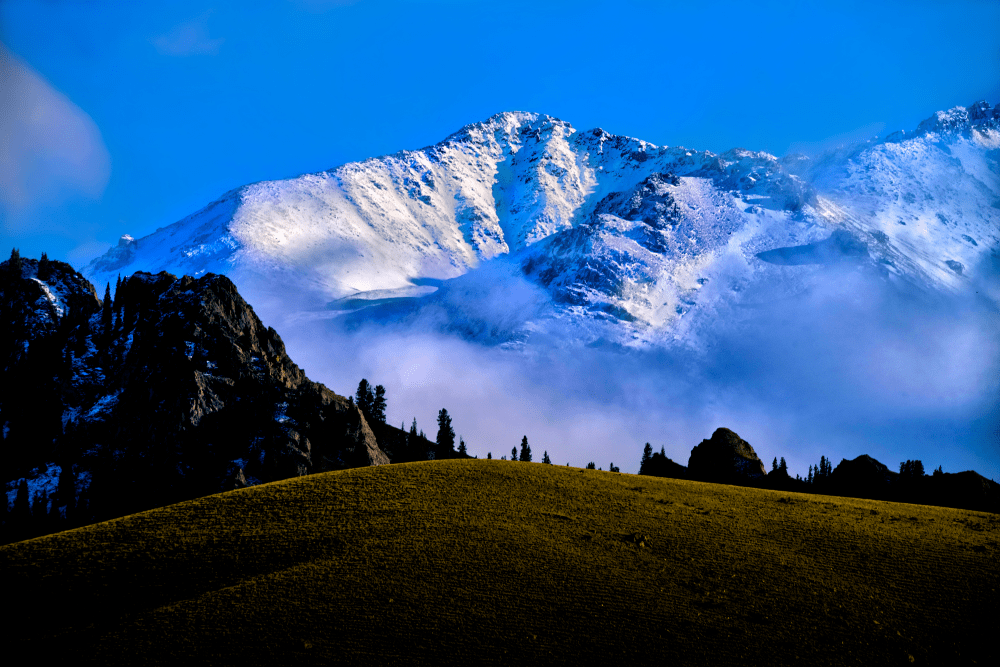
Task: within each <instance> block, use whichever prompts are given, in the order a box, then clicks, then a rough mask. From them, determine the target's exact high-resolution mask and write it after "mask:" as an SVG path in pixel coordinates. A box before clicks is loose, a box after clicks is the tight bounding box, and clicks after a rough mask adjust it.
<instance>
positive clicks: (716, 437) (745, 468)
mask: <svg viewBox="0 0 1000 667" xmlns="http://www.w3.org/2000/svg"><path fill="white" fill-rule="evenodd" d="M687 469H688V475H690V477H691V479H696V480H700V481H703V482H720V483H723V484H747V483H753V482H757V481H760V480H762V479H763V478H764V477H765V475H766V474H767V471H766V470H764V463H763V462H762V461H761V460H760V458H759V457H758V456H757V453H756V452H755V451H754V450H753V447H751V446H750V443H748V442H747V441H746V440H743V439H742V438H740V436H738V435H737V434H735V433H733V432H732V431H730V430H729V429H728V428H718V429H716V430H715V433H713V434H712V437H711V438H710V439H708V440H702V441H701V444H700V445H695V447H694V449H692V450H691V458H690V459H689V460H688V467H687Z"/></svg>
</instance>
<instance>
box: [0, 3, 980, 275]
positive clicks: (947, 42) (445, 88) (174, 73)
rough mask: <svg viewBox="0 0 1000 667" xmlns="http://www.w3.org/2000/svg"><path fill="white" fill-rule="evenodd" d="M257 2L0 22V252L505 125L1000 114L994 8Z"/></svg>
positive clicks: (780, 138) (862, 131)
mask: <svg viewBox="0 0 1000 667" xmlns="http://www.w3.org/2000/svg"><path fill="white" fill-rule="evenodd" d="M249 4H253V5H255V6H254V8H253V9H249V10H248V9H246V6H247V5H249ZM257 4H258V3H244V2H214V3H202V2H174V3H155V4H154V3H117V2H115V3H112V2H96V1H95V2H82V1H81V2H57V1H54V0H49V1H46V2H38V1H34V2H32V1H19V0H5V2H3V3H0V43H2V44H3V47H4V48H3V49H2V50H0V103H2V107H0V108H2V109H3V112H2V114H0V149H2V151H0V247H3V248H9V247H13V246H17V247H19V249H20V250H21V253H22V254H23V255H26V256H32V257H37V256H38V255H39V254H40V253H41V252H42V251H43V250H45V251H47V252H48V254H49V256H50V257H52V258H54V259H63V260H67V261H70V262H71V263H72V264H73V265H74V266H77V267H79V266H82V264H83V263H85V262H86V261H87V260H89V259H90V258H92V257H93V256H95V255H96V254H98V253H100V252H102V251H103V250H104V249H106V248H107V247H108V246H109V245H110V244H112V243H114V242H115V241H116V240H117V238H118V237H119V236H120V235H121V234H124V233H130V234H132V235H133V236H136V237H139V236H142V235H144V234H147V233H149V232H151V231H153V230H155V229H156V228H157V227H161V226H165V225H168V224H171V223H173V222H175V221H177V220H179V219H180V218H182V217H184V216H185V215H187V214H188V213H191V212H193V211H194V210H196V209H198V208H200V207H202V206H204V205H205V204H207V203H209V202H210V201H212V200H214V199H216V198H217V197H218V196H219V195H221V194H222V193H223V192H225V191H226V190H229V189H232V188H234V187H237V186H240V185H243V184H245V183H249V182H253V181H258V180H265V179H277V178H286V177H291V176H295V175H298V174H300V173H305V172H311V171H319V170H322V169H327V168H330V167H333V166H336V165H339V164H342V163H344V162H348V161H352V160H359V159H363V158H365V157H370V156H375V155H381V154H385V153H391V152H395V151H397V150H402V149H415V148H421V147H423V146H426V145H429V144H432V143H435V142H437V141H440V140H441V139H443V138H445V137H446V136H447V135H448V134H450V133H452V132H454V131H455V130H457V129H459V128H460V127H461V126H462V125H465V124H467V123H471V122H475V121H479V120H483V119H485V118H487V117H488V116H490V115H492V114H494V113H497V112H500V111H505V110H527V111H538V112H542V113H548V114H550V115H553V116H557V117H559V118H562V119H564V120H567V121H569V122H570V123H572V124H573V125H574V126H575V127H577V128H578V129H589V128H592V127H598V126H600V127H603V128H605V129H606V130H608V131H610V132H613V133H616V134H627V135H630V136H634V137H638V138H641V139H645V140H647V141H651V142H653V143H656V144H661V145H663V144H666V145H684V146H688V147H691V148H697V149H707V150H712V151H715V152H721V151H724V150H727V149H729V148H732V147H735V146H742V147H745V148H751V149H756V150H766V151H769V152H771V153H774V154H776V155H783V154H785V153H786V152H789V151H790V150H802V151H807V152H808V151H816V150H818V149H819V148H822V147H823V146H827V145H830V144H831V143H832V144H836V143H838V142H844V141H850V140H857V139H861V138H865V137H868V136H872V135H875V134H886V133H888V132H890V131H892V130H895V129H902V128H907V129H909V128H913V127H915V126H916V124H917V123H918V122H919V121H920V120H922V119H923V118H926V117H927V116H929V115H930V114H931V113H932V112H934V111H935V110H938V109H943V108H948V107H951V106H955V105H966V104H969V103H971V102H973V101H975V100H978V99H987V100H989V101H990V102H991V103H994V104H995V103H997V102H1000V31H997V30H996V26H997V25H1000V3H997V2H987V1H965V2H885V3H879V2H870V1H869V2H857V3H855V2H845V1H843V0H840V1H837V2H815V3H788V4H784V3H768V2H757V3H749V2H733V3H728V2H717V3H690V2H682V3H666V2H647V1H642V0H617V1H616V2H586V1H582V0H576V1H574V2H545V1H541V0H535V1H533V2H519V1H516V0H515V1H510V0H508V1H505V2H503V3H496V2H476V1H472V0H438V1H430V0H408V1H396V2H381V1H377V0H373V1H370V2H366V1H363V0H362V1H358V2H350V1H349V0H348V1H344V0H341V1H336V0H333V1H330V0H328V1H324V0H299V1H284V2H273V3H260V6H259V7H258V6H256V5H257ZM3 252H7V251H6V250H4V251H3Z"/></svg>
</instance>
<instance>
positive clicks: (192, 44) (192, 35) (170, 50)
mask: <svg viewBox="0 0 1000 667" xmlns="http://www.w3.org/2000/svg"><path fill="white" fill-rule="evenodd" d="M211 14H212V13H211V12H205V13H204V14H202V15H201V16H199V17H197V18H194V19H191V20H190V21H185V22H184V23H181V24H180V25H178V26H175V27H174V29H173V30H171V31H170V32H168V33H166V34H164V35H160V36H159V37H156V38H155V39H153V46H155V47H156V50H157V51H158V52H159V53H160V54H161V55H164V56H214V55H215V54H217V53H218V52H219V49H220V48H222V43H223V42H224V41H226V40H225V38H224V37H216V38H214V39H213V38H212V37H211V36H210V34H209V30H208V19H209V17H210V16H211Z"/></svg>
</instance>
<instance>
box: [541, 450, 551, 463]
mask: <svg viewBox="0 0 1000 667" xmlns="http://www.w3.org/2000/svg"><path fill="white" fill-rule="evenodd" d="M542 463H544V464H546V465H552V459H550V458H549V452H548V451H547V450H546V451H545V452H542Z"/></svg>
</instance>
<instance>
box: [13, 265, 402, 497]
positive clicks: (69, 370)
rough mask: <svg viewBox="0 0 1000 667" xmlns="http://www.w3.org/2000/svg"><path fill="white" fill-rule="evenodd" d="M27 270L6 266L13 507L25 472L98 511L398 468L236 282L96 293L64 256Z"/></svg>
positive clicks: (136, 286)
mask: <svg viewBox="0 0 1000 667" xmlns="http://www.w3.org/2000/svg"><path fill="white" fill-rule="evenodd" d="M19 264H20V266H19V267H16V268H12V267H11V262H10V261H8V262H4V263H3V264H0V322H2V323H3V326H2V328H3V336H4V339H5V340H4V341H3V342H4V343H5V345H4V347H3V349H4V350H7V351H9V353H8V355H7V356H6V358H4V359H2V362H3V368H2V370H3V382H2V385H3V392H2V394H0V423H2V425H3V440H2V447H3V449H2V456H0V462H2V466H3V469H2V472H3V475H2V480H0V481H3V482H5V483H6V492H7V493H6V495H7V500H8V502H7V503H6V504H5V509H6V507H8V506H14V507H16V506H17V505H18V503H17V502H16V495H17V493H18V488H19V487H20V486H21V484H20V482H19V480H20V479H23V480H28V479H31V480H32V482H33V486H39V485H41V486H42V487H44V486H45V481H44V478H48V479H49V482H50V483H49V484H48V487H49V488H47V489H46V490H47V491H48V493H46V494H45V495H46V496H47V497H46V498H45V499H44V501H42V502H44V503H47V510H48V512H49V513H50V514H61V515H63V516H65V515H66V514H67V513H69V514H72V513H73V512H81V511H83V510H82V509H81V508H82V507H83V506H87V509H86V511H87V512H89V513H90V514H91V515H92V516H95V517H98V516H106V515H121V514H128V513H131V512H134V511H139V510H141V509H148V508H151V507H157V506H161V505H164V504H168V503H170V502H176V501H178V500H182V499H186V498H190V497H196V496H200V495H205V494H210V493H216V492H219V491H222V490H225V489H229V488H234V487H238V486H243V485H247V484H254V483H260V482H266V481H272V480H276V479H283V478H287V477H291V476H297V475H304V474H309V473H313V472H321V471H325V470H336V469H341V468H345V467H352V466H360V465H380V464H386V463H388V462H389V459H388V457H387V456H386V455H385V453H384V452H383V451H382V450H381V449H380V448H379V445H378V443H377V441H376V438H375V436H374V434H373V432H372V429H371V428H370V426H369V424H368V423H367V421H366V418H365V415H363V414H362V412H361V411H360V410H359V409H358V407H357V406H355V405H354V403H353V401H351V400H349V399H347V398H345V397H343V396H338V395H337V394H335V393H334V392H332V391H330V390H329V389H327V388H326V387H325V386H323V385H321V384H318V383H315V382H312V381H310V380H309V379H308V378H307V377H306V376H305V374H304V373H303V372H302V370H301V369H300V368H299V367H298V366H297V365H296V364H295V363H294V362H292V360H291V359H290V358H289V357H288V355H287V354H286V352H285V347H284V344H283V343H282V341H281V338H280V337H279V336H278V334H277V333H276V332H275V331H274V329H272V328H270V327H265V326H264V325H263V323H261V321H260V319H259V318H258V317H257V316H256V314H255V313H254V310H253V308H252V307H251V306H250V305H249V304H247V303H246V302H245V301H244V300H243V298H242V297H241V296H240V295H239V293H238V292H237V290H236V287H235V285H233V283H232V282H231V281H230V280H229V279H228V278H226V277H224V276H220V275H215V274H206V275H204V276H201V277H200V278H192V277H190V276H183V277H181V278H177V277H175V276H173V275H171V274H168V273H163V272H161V273H158V274H155V275H154V274H150V273H143V272H138V273H135V274H133V275H132V276H130V277H128V278H126V279H125V280H124V281H122V282H121V284H120V285H119V286H118V288H117V290H115V295H114V298H113V299H111V300H99V299H98V298H97V294H96V291H95V290H94V287H93V286H92V285H90V283H88V282H87V281H86V280H84V279H83V278H82V277H81V276H80V275H79V274H78V273H76V272H75V271H74V270H73V269H72V268H71V267H70V266H69V265H66V264H63V263H61V262H46V263H44V266H43V265H42V263H40V262H38V261H35V260H31V259H23V260H20V262H19ZM52 478H56V479H58V483H57V484H55V485H53V484H52V483H51V482H53V481H54V480H53V479H52ZM39 490H40V489H36V493H35V494H32V495H33V497H32V498H31V500H32V501H34V502H38V497H39V495H41V494H40V493H38V492H37V491H39Z"/></svg>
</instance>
